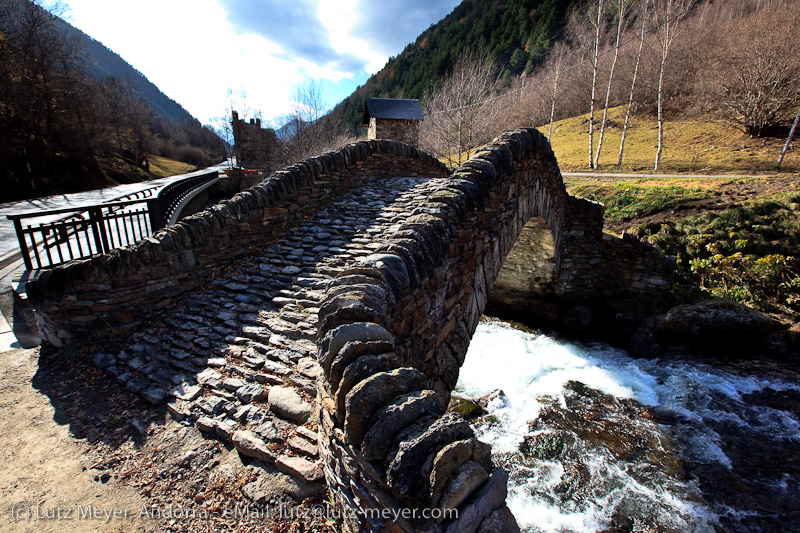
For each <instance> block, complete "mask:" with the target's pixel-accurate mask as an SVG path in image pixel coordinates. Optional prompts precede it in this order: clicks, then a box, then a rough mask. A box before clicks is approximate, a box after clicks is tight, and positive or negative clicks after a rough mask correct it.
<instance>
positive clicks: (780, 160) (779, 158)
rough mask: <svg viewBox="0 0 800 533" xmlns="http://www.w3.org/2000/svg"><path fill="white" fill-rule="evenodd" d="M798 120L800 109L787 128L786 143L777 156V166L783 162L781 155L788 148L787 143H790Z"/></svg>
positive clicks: (779, 166) (783, 154)
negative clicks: (788, 128)
mask: <svg viewBox="0 0 800 533" xmlns="http://www.w3.org/2000/svg"><path fill="white" fill-rule="evenodd" d="M798 122H800V109H798V111H797V116H796V117H794V122H792V128H791V129H790V130H789V136H788V137H787V138H786V144H784V145H783V149H782V150H781V155H779V156H778V168H781V164H782V163H783V157H784V156H785V155H786V152H787V151H788V150H789V145H790V144H792V138H793V137H794V132H795V130H797V123H798Z"/></svg>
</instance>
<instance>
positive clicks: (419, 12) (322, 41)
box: [67, 0, 458, 123]
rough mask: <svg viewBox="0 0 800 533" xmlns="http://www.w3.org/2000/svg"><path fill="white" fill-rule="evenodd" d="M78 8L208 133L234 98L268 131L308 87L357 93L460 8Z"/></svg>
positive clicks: (107, 4)
mask: <svg viewBox="0 0 800 533" xmlns="http://www.w3.org/2000/svg"><path fill="white" fill-rule="evenodd" d="M68 2H69V5H70V7H71V9H70V11H69V13H68V17H67V18H68V21H69V22H71V23H72V24H74V25H75V26H77V27H78V28H79V29H81V30H83V31H84V32H85V33H87V34H88V35H90V36H91V37H93V38H94V39H96V40H98V41H100V42H102V43H103V44H104V45H106V46H107V47H108V48H110V49H111V50H113V51H114V52H116V53H117V54H119V55H120V56H122V58H123V59H125V60H126V61H127V62H128V63H130V64H131V65H133V66H134V67H135V68H136V69H138V70H139V71H140V72H142V73H143V74H144V75H145V76H147V77H148V79H149V80H150V81H152V82H153V83H154V84H156V85H157V86H158V87H159V89H161V90H162V91H163V92H164V93H165V94H166V95H167V96H169V97H170V98H172V99H174V100H175V101H177V102H178V103H180V104H181V105H182V106H184V108H186V110H187V111H189V112H190V113H191V114H192V115H194V116H195V117H197V118H198V119H199V120H200V121H201V122H203V123H208V122H210V120H211V119H212V118H214V117H218V116H222V115H223V113H224V111H225V109H226V107H228V106H229V105H230V97H229V93H230V91H231V90H232V91H233V92H235V93H238V92H239V91H240V89H241V88H244V89H245V90H246V92H247V102H246V103H247V106H248V107H249V108H251V109H259V110H260V111H261V116H262V117H263V118H264V120H267V121H269V120H273V119H274V118H276V117H279V116H281V115H285V114H287V113H288V112H289V110H290V109H291V94H292V93H293V92H294V88H295V87H296V86H297V85H298V84H299V83H301V82H302V81H303V80H304V79H305V78H308V77H310V78H315V79H319V80H326V81H328V82H330V83H329V84H328V85H329V86H336V87H337V88H338V90H339V91H346V87H347V85H346V84H347V83H348V80H352V90H354V89H355V86H356V85H357V84H358V83H359V81H356V80H360V82H363V79H364V76H365V73H366V74H372V73H374V72H377V71H378V70H380V69H381V68H382V67H383V66H384V64H385V63H386V59H387V56H388V55H389V54H396V53H398V52H399V51H400V50H402V47H403V46H404V44H405V43H407V42H410V41H412V40H413V39H414V38H415V37H416V36H417V34H418V33H419V32H420V31H421V30H422V29H424V28H425V27H427V25H428V24H430V23H432V22H436V21H435V20H428V18H431V17H438V18H440V17H441V14H443V13H446V12H447V11H449V10H450V9H452V7H453V6H454V5H455V4H457V3H458V0H403V1H392V2H390V1H382V2H370V3H369V4H367V3H366V2H364V0H291V1H290V2H287V1H286V0H137V1H135V2H133V1H128V0H114V1H109V0H68ZM438 18H437V20H438ZM420 26H421V28H420ZM398 43H399V44H398ZM342 94H344V93H342ZM342 97H343V96H342V95H341V94H338V95H335V97H334V98H339V99H340V98H342Z"/></svg>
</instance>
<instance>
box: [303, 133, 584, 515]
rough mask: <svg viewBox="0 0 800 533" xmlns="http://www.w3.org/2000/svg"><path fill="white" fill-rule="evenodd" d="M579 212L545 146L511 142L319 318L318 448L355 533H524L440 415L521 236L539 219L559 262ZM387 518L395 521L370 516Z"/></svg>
mask: <svg viewBox="0 0 800 533" xmlns="http://www.w3.org/2000/svg"><path fill="white" fill-rule="evenodd" d="M571 202H574V200H572V199H571V198H570V197H569V196H568V195H567V193H566V191H565V189H564V186H563V183H562V181H561V175H560V173H559V171H558V167H557V165H556V161H555V158H554V157H553V154H552V151H551V150H550V147H549V144H548V143H547V141H546V140H545V139H544V137H543V136H542V135H541V134H540V133H539V132H537V131H536V130H518V131H515V132H511V133H509V134H505V135H503V136H501V137H500V138H498V139H497V140H496V141H495V142H494V143H492V144H490V145H488V146H486V147H484V148H483V149H481V150H479V151H478V153H477V154H476V155H475V157H473V158H472V159H471V160H470V161H469V162H467V163H466V164H465V165H464V166H463V167H461V168H460V169H458V170H457V171H456V172H455V173H454V174H453V175H452V177H451V179H450V180H449V181H448V182H445V183H444V184H443V185H442V186H441V188H440V189H439V190H438V191H437V192H435V193H434V194H433V195H431V196H429V197H428V199H427V201H426V202H425V203H423V204H421V205H419V206H418V207H417V209H416V210H415V214H414V216H412V217H411V218H410V219H408V220H407V221H406V222H405V224H403V225H402V226H401V227H400V228H399V229H398V231H396V232H395V234H394V235H393V236H392V237H391V238H390V239H389V241H388V242H386V243H385V244H384V246H383V247H382V248H380V249H378V250H377V252H376V254H374V255H372V256H370V257H367V258H365V259H364V260H362V261H361V262H359V263H356V265H354V266H353V267H352V268H350V269H348V270H346V271H344V272H343V273H342V274H341V275H340V277H339V278H338V279H337V280H335V281H334V284H333V285H332V287H331V288H330V289H329V290H328V293H327V296H326V300H325V301H324V303H323V305H322V306H321V308H320V313H319V341H318V346H319V355H318V357H319V362H320V365H321V366H322V368H323V377H322V378H321V384H320V387H318V389H319V392H318V394H319V401H318V405H319V421H320V428H321V430H320V436H321V444H320V446H321V455H322V457H323V459H324V461H325V465H326V471H325V473H326V477H327V480H328V484H329V488H331V490H332V491H333V493H334V496H335V498H336V500H337V502H338V503H339V505H340V506H342V507H343V508H344V509H347V510H350V511H351V513H350V514H349V516H350V523H349V527H351V528H352V529H366V530H369V531H381V530H389V531H393V530H394V531H399V530H402V531H421V530H429V531H444V530H447V531H451V530H452V531H517V530H518V528H517V525H516V522H515V520H514V518H513V515H511V513H510V511H509V510H508V508H507V507H506V505H505V498H506V490H507V488H506V483H507V475H506V474H505V472H503V470H502V469H494V468H493V466H492V462H491V454H490V449H489V447H488V446H487V445H486V444H483V443H481V442H479V441H477V440H476V439H475V435H474V433H473V431H472V429H471V428H470V426H469V425H468V424H467V423H466V422H464V421H463V420H461V419H459V418H458V417H456V416H454V415H451V414H446V413H445V410H446V406H447V405H448V401H449V398H450V392H451V391H452V390H453V388H454V387H455V384H456V380H457V378H458V372H459V367H460V366H461V364H462V363H463V360H464V356H465V354H466V349H467V346H468V344H469V341H470V338H471V337H472V334H473V333H474V331H475V328H476V326H477V324H478V318H479V316H480V314H481V311H482V310H483V308H484V306H485V304H486V297H487V295H488V294H489V293H490V292H491V290H492V284H493V281H494V279H495V277H496V276H497V273H498V271H499V269H500V267H501V265H502V260H503V258H504V257H505V255H506V254H507V253H508V251H509V250H510V249H511V247H512V246H513V244H514V242H515V241H516V238H517V236H518V234H519V232H520V231H521V229H522V226H523V225H524V224H525V223H526V222H527V220H528V219H529V218H530V217H531V216H538V217H542V218H543V219H544V220H545V221H547V223H548V225H549V226H550V228H551V229H552V231H553V234H554V239H553V240H554V245H555V249H556V255H557V259H558V260H559V261H560V258H561V256H562V255H563V253H564V250H563V248H564V246H565V243H571V242H572V241H574V240H575V239H576V238H577V234H575V235H573V234H567V235H565V228H566V231H567V232H569V231H572V230H575V228H577V227H579V225H580V221H581V220H582V214H583V211H581V213H579V214H578V215H577V216H575V217H572V218H569V219H568V218H567V216H566V209H567V208H568V206H569V205H570V203H571ZM387 507H388V508H390V509H392V510H395V511H397V512H395V513H388V514H385V515H383V516H381V515H378V514H376V512H375V511H374V510H375V509H378V510H379V509H382V508H387ZM451 510H457V515H458V517H457V518H454V516H453V515H449V516H448V515H447V512H449V511H451ZM400 511H404V512H400ZM415 513H416V514H415ZM426 515H430V516H431V518H427V517H426ZM434 515H435V516H434ZM387 516H389V518H387Z"/></svg>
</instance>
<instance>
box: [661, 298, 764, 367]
mask: <svg viewBox="0 0 800 533" xmlns="http://www.w3.org/2000/svg"><path fill="white" fill-rule="evenodd" d="M775 327H776V324H775V323H774V322H773V321H772V320H771V319H770V318H769V317H767V316H766V315H764V314H762V313H759V312H758V311H755V310H753V309H751V308H749V307H747V306H744V305H741V304H738V303H736V302H731V301H729V300H722V299H719V300H709V301H705V302H700V303H698V304H693V305H680V306H678V307H674V308H672V309H670V310H669V311H668V312H667V313H666V314H665V315H664V316H663V317H661V319H660V320H659V322H658V324H657V326H656V338H657V341H658V343H659V344H661V345H663V346H678V345H682V344H685V345H689V346H690V347H691V348H690V349H692V350H697V351H702V352H704V353H709V352H710V353H713V354H714V355H723V356H724V355H726V352H727V353H728V354H743V353H748V352H749V351H751V350H752V349H753V348H754V347H756V346H759V345H761V344H762V343H763V341H764V338H765V336H766V335H767V334H768V333H769V332H770V331H772V330H774V329H775Z"/></svg>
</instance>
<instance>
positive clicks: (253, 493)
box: [0, 346, 338, 533]
mask: <svg viewBox="0 0 800 533" xmlns="http://www.w3.org/2000/svg"><path fill="white" fill-rule="evenodd" d="M91 350H92V347H89V346H87V347H86V348H85V350H84V351H85V352H86V353H80V352H78V351H75V352H70V351H66V353H62V352H55V351H49V352H47V353H45V354H40V350H39V349H38V348H37V349H30V350H12V351H7V352H4V353H0V412H2V413H3V415H4V416H2V417H0V462H1V463H0V464H2V465H4V466H6V468H3V469H0V531H13V532H23V531H24V532H34V531H36V532H39V531H43V532H53V533H56V532H58V533H60V532H65V531H66V532H84V531H86V532H89V531H91V532H95V531H103V532H125V533H128V532H155V531H159V532H168V533H184V532H185V533H188V532H191V533H200V532H215V533H216V532H217V531H236V532H237V533H250V532H267V531H269V532H273V533H294V532H300V531H320V532H330V531H332V530H335V527H336V526H335V523H336V520H338V518H337V517H335V516H333V517H332V518H333V521H331V520H329V519H328V517H329V516H331V514H330V512H329V511H328V510H327V505H326V504H325V502H324V500H323V499H321V495H319V494H317V493H306V492H307V491H306V492H303V491H302V490H300V489H297V487H296V486H295V484H294V483H293V478H291V477H290V476H287V475H286V474H283V473H281V472H279V471H277V470H276V469H275V468H273V466H272V465H268V464H263V463H260V462H259V461H254V460H250V459H249V458H247V457H243V456H240V455H239V454H238V452H237V451H236V449H235V448H234V447H233V446H232V445H229V444H228V445H226V444H222V443H221V442H220V441H218V440H217V439H215V438H213V437H207V436H205V435H203V434H201V433H200V432H199V431H198V430H197V428H196V427H194V426H187V425H184V424H181V423H179V422H176V421H175V420H173V419H172V418H171V417H170V416H168V415H167V414H166V409H165V408H164V407H163V406H161V407H153V406H151V405H149V404H147V403H146V402H145V401H144V400H142V399H141V398H140V397H139V396H138V395H135V394H133V393H132V392H130V391H128V390H126V389H125V388H124V386H122V385H121V384H120V383H119V382H117V381H116V380H114V379H113V378H111V377H110V376H108V375H107V374H106V373H105V372H104V371H102V370H100V369H98V368H96V367H94V366H92V365H90V364H88V363H87V362H85V358H86V354H87V353H89V352H91ZM287 494H288V495H291V498H289V497H288V496H287ZM292 498H293V499H292ZM298 502H302V503H301V504H300V505H298ZM59 510H60V513H61V516H60V518H59V516H58V514H59ZM115 511H116V513H117V516H116V517H115V516H113V514H112V515H110V516H109V514H108V513H114V512H115ZM126 512H127V513H126Z"/></svg>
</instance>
